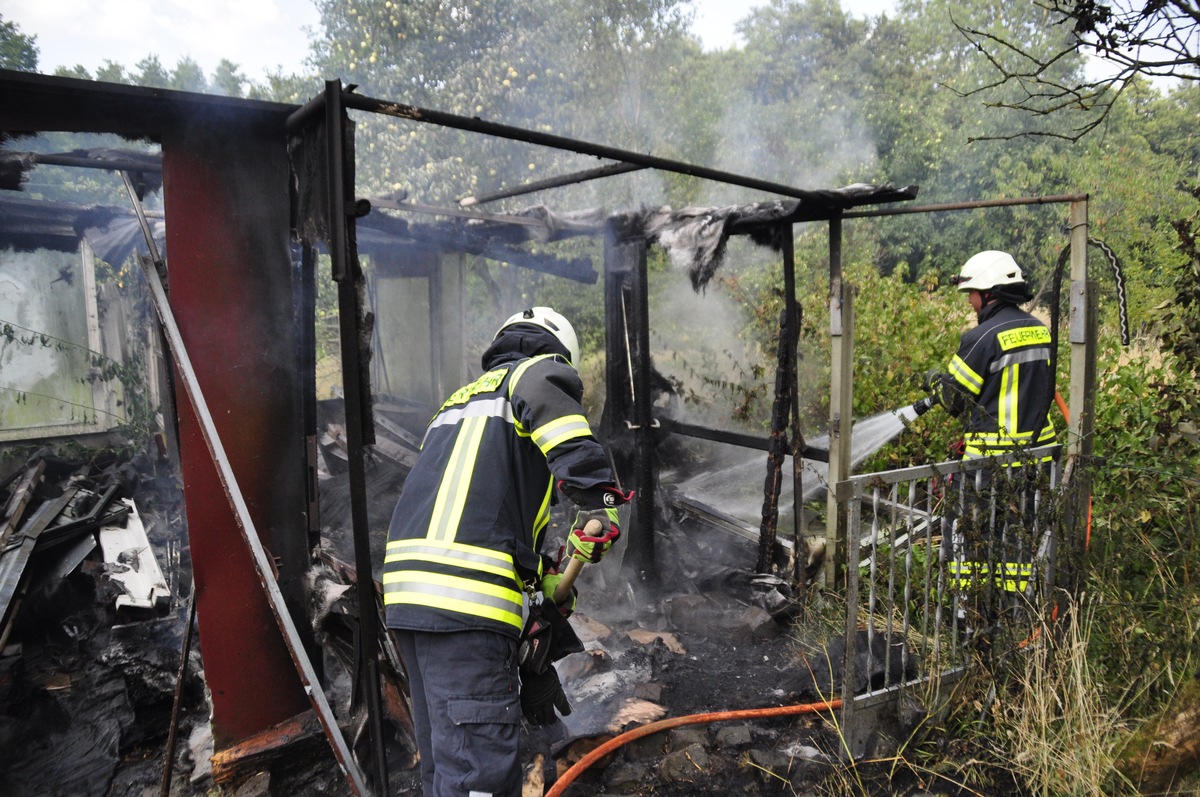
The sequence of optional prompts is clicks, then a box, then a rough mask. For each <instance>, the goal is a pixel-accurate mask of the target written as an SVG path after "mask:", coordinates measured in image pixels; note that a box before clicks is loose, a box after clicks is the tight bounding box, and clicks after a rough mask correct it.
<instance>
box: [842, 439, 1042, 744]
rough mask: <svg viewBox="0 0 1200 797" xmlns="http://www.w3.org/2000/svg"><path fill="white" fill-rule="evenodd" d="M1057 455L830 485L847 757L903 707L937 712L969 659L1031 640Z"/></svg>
mask: <svg viewBox="0 0 1200 797" xmlns="http://www.w3.org/2000/svg"><path fill="white" fill-rule="evenodd" d="M1060 454H1061V447H1060V446H1048V447H1045V448H1039V449H1034V450H1031V451H1028V452H1022V453H1021V454H1020V455H1019V457H1018V456H1014V455H1007V456H1005V457H987V458H982V459H974V460H964V461H955V462H942V463H938V464H936V465H923V466H919V467H912V468H904V469H900V470H892V471H885V472H881V473H871V474H865V475H861V476H855V477H853V478H850V479H847V480H845V481H843V482H839V483H838V484H837V487H836V496H837V502H838V509H839V511H841V512H844V513H845V517H846V528H847V539H848V542H847V545H846V547H845V550H846V560H845V561H844V565H845V574H846V649H845V663H844V669H843V679H842V699H843V704H842V719H841V721H842V733H843V736H844V739H845V749H844V753H845V754H847V755H850V756H853V757H861V756H863V755H868V754H870V753H871V752H872V749H873V747H874V746H875V741H876V739H877V738H878V735H879V734H880V733H885V734H887V733H890V732H893V731H892V725H893V723H894V722H895V717H896V711H897V708H898V707H899V706H900V705H901V700H902V699H903V698H913V699H915V700H916V701H918V703H919V704H920V706H921V707H922V709H923V710H924V711H927V712H930V713H932V712H935V711H937V710H939V708H940V707H941V706H942V705H944V702H945V699H946V697H947V696H948V694H949V692H948V690H949V688H950V686H951V685H952V684H953V683H955V682H957V681H958V680H959V679H960V678H961V677H962V676H963V675H964V674H965V673H966V672H967V671H968V669H969V668H970V667H971V665H972V663H973V662H974V661H976V660H977V659H978V657H977V656H976V655H975V653H976V652H977V651H979V650H981V648H983V647H985V646H986V647H987V649H988V650H998V649H999V646H1002V645H1011V644H1014V643H1016V644H1019V641H1020V640H1022V639H1025V638H1026V636H1027V635H1028V634H1029V632H1030V629H1031V625H1030V619H1031V617H1035V616H1037V615H1036V613H1035V612H1036V610H1037V608H1038V607H1039V606H1040V605H1041V604H1042V603H1043V602H1044V600H1045V599H1046V598H1047V597H1048V596H1050V595H1051V588H1052V587H1053V584H1054V577H1055V553H1056V540H1057V537H1058V536H1059V535H1058V533H1057V529H1058V528H1059V520H1058V519H1059V516H1060V513H1059V510H1058V506H1059V503H1060V502H1059V500H1058V498H1059V495H1060V490H1059V483H1060V465H1059V462H1060ZM1031 610H1032V611H1031ZM897 741H900V740H897Z"/></svg>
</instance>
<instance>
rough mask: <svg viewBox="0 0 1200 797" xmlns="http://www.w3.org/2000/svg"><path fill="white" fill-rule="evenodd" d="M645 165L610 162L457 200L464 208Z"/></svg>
mask: <svg viewBox="0 0 1200 797" xmlns="http://www.w3.org/2000/svg"><path fill="white" fill-rule="evenodd" d="M645 168H646V167H645V166H638V165H636V164H633V163H610V164H608V165H607V166H600V167H597V168H595V169H585V170H583V171H581V172H572V173H571V174H564V175H561V176H559V177H548V178H546V179H545V180H534V181H533V182H531V183H525V184H523V185H518V186H516V187H514V188H507V189H504V190H501V191H493V192H492V193H490V194H484V195H483V196H465V197H463V198H462V199H460V200H458V204H460V205H462V206H463V207H464V208H467V207H472V206H474V205H482V204H483V203H484V202H495V201H496V200H498V199H508V198H509V197H514V196H524V195H525V194H533V193H536V192H538V191H545V190H548V189H550V188H562V187H563V186H566V185H578V184H579V183H585V182H587V181H588V180H597V179H599V178H601V177H612V176H613V175H617V174H626V173H628V172H637V171H641V170H642V169H645Z"/></svg>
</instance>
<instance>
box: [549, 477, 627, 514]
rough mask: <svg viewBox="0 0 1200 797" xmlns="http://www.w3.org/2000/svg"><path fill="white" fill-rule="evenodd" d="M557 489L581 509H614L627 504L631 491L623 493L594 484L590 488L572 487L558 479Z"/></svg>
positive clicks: (619, 489)
mask: <svg viewBox="0 0 1200 797" xmlns="http://www.w3.org/2000/svg"><path fill="white" fill-rule="evenodd" d="M558 489H560V490H562V492H563V495H565V496H566V497H567V498H570V499H571V501H572V502H574V503H575V504H576V505H578V506H579V507H580V508H582V509H614V508H616V507H618V506H621V505H622V504H627V503H629V501H630V499H632V498H633V491H632V490H630V491H629V492H625V491H624V490H622V489H621V488H619V487H615V486H613V485H611V484H594V485H592V486H591V487H574V486H572V485H570V484H567V483H566V482H565V481H564V480H562V479H560V480H559V482H558Z"/></svg>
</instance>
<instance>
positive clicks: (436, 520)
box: [426, 416, 487, 540]
mask: <svg viewBox="0 0 1200 797" xmlns="http://www.w3.org/2000/svg"><path fill="white" fill-rule="evenodd" d="M486 427H487V417H486V416H483V417H468V418H465V419H464V420H463V422H462V426H461V427H460V428H459V430H458V436H457V437H456V438H455V440H454V449H453V450H452V451H451V453H450V462H449V463H448V465H447V467H446V471H445V473H444V474H443V475H442V482H441V484H439V485H438V492H437V499H436V500H435V501H434V505H433V515H432V517H430V519H429V530H428V531H427V532H426V536H428V537H429V538H430V539H440V540H453V539H454V536H455V534H457V533H458V524H459V523H460V522H461V521H462V515H463V507H464V506H465V505H466V503H467V493H468V492H469V490H468V488H469V487H470V485H471V474H472V473H473V472H474V471H475V460H476V458H477V457H478V456H479V444H480V443H481V442H482V441H483V432H484V429H485V428H486Z"/></svg>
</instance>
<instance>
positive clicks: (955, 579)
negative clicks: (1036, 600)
mask: <svg viewBox="0 0 1200 797" xmlns="http://www.w3.org/2000/svg"><path fill="white" fill-rule="evenodd" d="M946 569H947V570H948V571H949V572H950V583H951V585H953V586H955V587H958V588H959V589H973V588H977V587H980V586H983V583H984V582H985V581H986V580H987V578H988V575H989V574H990V573H991V572H992V568H991V565H989V564H988V563H987V562H947V563H946ZM1032 577H1033V565H1032V564H1031V563H1029V562H1000V563H998V564H997V565H996V574H995V576H994V579H993V580H994V583H995V584H996V586H998V587H1000V588H1002V589H1003V590H1004V591H1005V592H1024V591H1025V589H1026V587H1028V586H1029V579H1031V578H1032Z"/></svg>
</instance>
